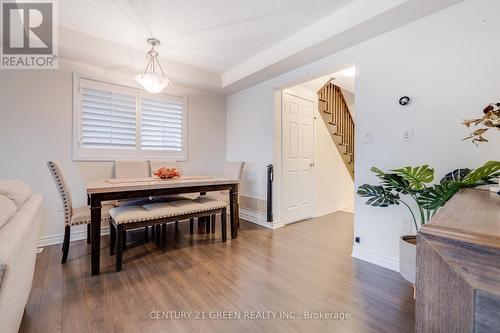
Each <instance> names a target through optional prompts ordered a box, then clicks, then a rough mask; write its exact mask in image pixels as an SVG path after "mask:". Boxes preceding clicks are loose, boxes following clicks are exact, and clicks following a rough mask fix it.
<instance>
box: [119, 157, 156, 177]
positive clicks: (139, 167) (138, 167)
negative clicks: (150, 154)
mask: <svg viewBox="0 0 500 333" xmlns="http://www.w3.org/2000/svg"><path fill="white" fill-rule="evenodd" d="M147 177H149V163H148V161H130V160H123V161H115V178H147Z"/></svg>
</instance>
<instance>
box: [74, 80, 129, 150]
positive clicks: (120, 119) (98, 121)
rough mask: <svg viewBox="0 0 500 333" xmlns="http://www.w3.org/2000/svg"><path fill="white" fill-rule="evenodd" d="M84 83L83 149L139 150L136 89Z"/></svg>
mask: <svg viewBox="0 0 500 333" xmlns="http://www.w3.org/2000/svg"><path fill="white" fill-rule="evenodd" d="M82 81H84V82H83V84H82V87H81V89H80V117H81V118H80V123H81V127H80V146H81V148H83V149H136V137H137V135H136V123H137V120H136V118H137V115H136V106H137V93H136V92H135V91H134V90H133V89H130V91H127V90H128V89H122V88H121V87H119V89H116V88H115V87H113V86H112V85H109V84H107V85H105V84H93V83H92V82H90V81H89V82H85V81H87V80H82ZM120 90H122V91H120Z"/></svg>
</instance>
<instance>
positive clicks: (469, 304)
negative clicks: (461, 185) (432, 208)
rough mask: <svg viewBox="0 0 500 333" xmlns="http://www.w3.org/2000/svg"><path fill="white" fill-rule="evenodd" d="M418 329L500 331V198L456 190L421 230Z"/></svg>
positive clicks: (493, 195) (418, 246)
mask: <svg viewBox="0 0 500 333" xmlns="http://www.w3.org/2000/svg"><path fill="white" fill-rule="evenodd" d="M416 285H417V303H416V331H417V332H426V333H427V332H454V333H459V332H500V196H499V195H497V194H496V193H493V192H488V191H484V190H472V189H470V190H463V191H461V192H459V193H457V194H456V195H455V196H454V197H453V198H452V199H451V200H450V201H449V202H448V203H447V204H446V205H445V206H444V207H443V208H441V209H440V211H439V212H438V213H437V214H436V216H435V217H434V218H433V219H432V220H431V221H430V222H429V223H428V224H426V225H425V226H424V227H422V228H421V230H420V231H419V232H418V234H417V280H416Z"/></svg>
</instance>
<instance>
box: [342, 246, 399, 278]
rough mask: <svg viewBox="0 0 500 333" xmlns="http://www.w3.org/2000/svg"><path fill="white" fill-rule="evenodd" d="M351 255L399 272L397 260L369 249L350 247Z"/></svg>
mask: <svg viewBox="0 0 500 333" xmlns="http://www.w3.org/2000/svg"><path fill="white" fill-rule="evenodd" d="M352 257H353V258H356V259H359V260H363V261H366V262H369V263H371V264H374V265H377V266H381V267H384V268H387V269H390V270H392V271H396V272H399V260H396V259H394V258H389V257H386V256H383V255H380V254H377V253H373V252H371V251H368V250H365V249H363V248H361V247H359V246H353V247H352Z"/></svg>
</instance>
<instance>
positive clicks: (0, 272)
mask: <svg viewBox="0 0 500 333" xmlns="http://www.w3.org/2000/svg"><path fill="white" fill-rule="evenodd" d="M6 270H7V265H4V264H0V290H2V280H3V276H4V274H5V271H6Z"/></svg>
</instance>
